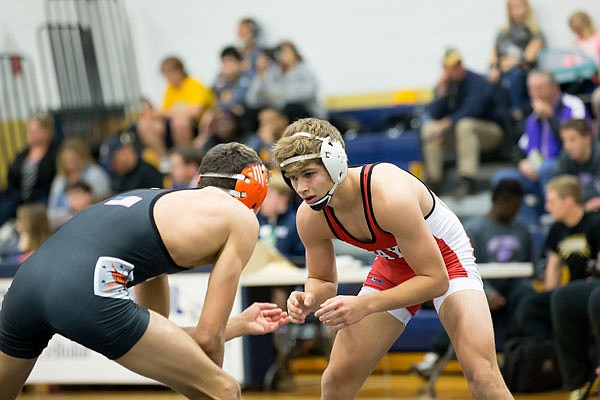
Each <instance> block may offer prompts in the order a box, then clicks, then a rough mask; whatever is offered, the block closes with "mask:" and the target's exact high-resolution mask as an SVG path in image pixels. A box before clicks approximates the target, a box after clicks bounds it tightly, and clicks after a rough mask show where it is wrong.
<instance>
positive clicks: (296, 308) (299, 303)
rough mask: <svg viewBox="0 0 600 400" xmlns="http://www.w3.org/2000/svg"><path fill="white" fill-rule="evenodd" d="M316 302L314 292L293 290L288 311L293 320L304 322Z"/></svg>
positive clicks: (288, 302) (299, 322)
mask: <svg viewBox="0 0 600 400" xmlns="http://www.w3.org/2000/svg"><path fill="white" fill-rule="evenodd" d="M314 304H315V295H314V294H312V293H305V292H298V291H293V292H292V293H290V297H288V300H287V309H288V310H287V311H288V314H289V315H290V317H291V319H292V322H293V323H295V324H303V323H304V320H305V319H306V317H307V316H308V314H310V312H311V311H312V307H313V305H314Z"/></svg>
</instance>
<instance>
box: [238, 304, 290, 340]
mask: <svg viewBox="0 0 600 400" xmlns="http://www.w3.org/2000/svg"><path fill="white" fill-rule="evenodd" d="M239 316H240V318H242V319H243V321H244V323H245V325H246V333H245V334H247V335H262V334H265V333H271V332H273V331H275V330H277V329H279V328H280V327H282V326H284V325H286V324H288V323H289V322H290V320H291V319H290V317H289V316H288V314H287V313H286V312H285V311H283V310H282V309H281V308H279V307H277V304H273V303H253V304H252V305H251V306H250V307H248V308H246V309H245V310H244V311H243V312H242V313H241V314H240V315H239Z"/></svg>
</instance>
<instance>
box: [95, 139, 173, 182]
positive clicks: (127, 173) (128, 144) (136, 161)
mask: <svg viewBox="0 0 600 400" xmlns="http://www.w3.org/2000/svg"><path fill="white" fill-rule="evenodd" d="M100 154H101V156H102V158H103V159H104V163H105V165H107V166H108V168H109V169H110V172H111V179H110V188H111V190H112V192H113V193H121V192H125V191H127V190H133V189H147V188H162V187H163V177H162V175H161V174H160V172H158V170H157V169H156V168H154V167H153V166H152V165H150V164H148V163H147V162H145V161H144V160H142V159H141V157H140V150H139V145H138V143H137V142H136V138H135V134H134V133H133V132H123V133H121V134H119V135H116V136H113V137H111V138H109V139H107V140H106V141H105V142H104V143H103V144H102V146H101V148H100Z"/></svg>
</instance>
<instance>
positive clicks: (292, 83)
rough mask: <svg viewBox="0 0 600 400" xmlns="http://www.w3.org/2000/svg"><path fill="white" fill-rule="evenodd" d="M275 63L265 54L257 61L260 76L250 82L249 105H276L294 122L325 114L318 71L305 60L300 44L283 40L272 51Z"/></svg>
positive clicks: (259, 106)
mask: <svg viewBox="0 0 600 400" xmlns="http://www.w3.org/2000/svg"><path fill="white" fill-rule="evenodd" d="M271 57H272V58H273V61H274V62H271V59H270V56H269V55H267V53H262V54H261V55H260V56H259V57H258V60H257V62H256V75H255V76H254V78H253V79H252V82H251V83H250V87H249V89H248V93H247V95H246V104H247V105H248V107H252V108H254V109H258V110H260V109H263V108H265V107H276V108H278V109H280V110H282V111H283V113H284V114H286V115H287V117H288V118H289V119H290V121H294V120H296V119H300V118H305V117H309V116H321V114H322V110H321V107H320V105H319V102H318V98H317V92H318V83H317V79H316V77H315V75H314V73H313V72H312V71H311V70H310V69H309V68H308V66H307V65H306V64H305V63H304V61H303V59H302V56H301V55H300V53H299V52H298V50H297V49H296V46H295V45H294V44H293V43H291V42H288V41H284V42H281V43H280V44H279V45H278V46H277V47H276V48H275V50H274V51H273V52H272V54H271Z"/></svg>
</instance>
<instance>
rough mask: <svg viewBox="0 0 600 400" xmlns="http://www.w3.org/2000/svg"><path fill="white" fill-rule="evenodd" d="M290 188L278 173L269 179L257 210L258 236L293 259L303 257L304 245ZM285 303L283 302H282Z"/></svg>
mask: <svg viewBox="0 0 600 400" xmlns="http://www.w3.org/2000/svg"><path fill="white" fill-rule="evenodd" d="M292 194H293V192H292V189H291V188H290V187H289V186H288V185H287V184H286V183H285V181H284V180H283V177H282V176H281V174H280V173H273V174H272V175H271V178H270V179H269V191H268V192H267V197H266V198H265V200H264V201H263V204H262V206H261V207H260V210H259V212H258V222H259V224H260V229H259V233H258V235H259V238H260V239H261V240H263V241H265V242H267V243H270V244H271V245H273V246H274V247H275V248H277V250H279V252H280V253H281V254H283V255H284V256H286V257H287V258H289V259H290V260H291V261H292V262H293V261H294V259H298V258H303V257H304V246H303V245H302V242H301V241H300V237H299V236H298V231H297V229H296V210H295V209H294V207H293V206H292ZM284 303H285V302H284Z"/></svg>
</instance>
